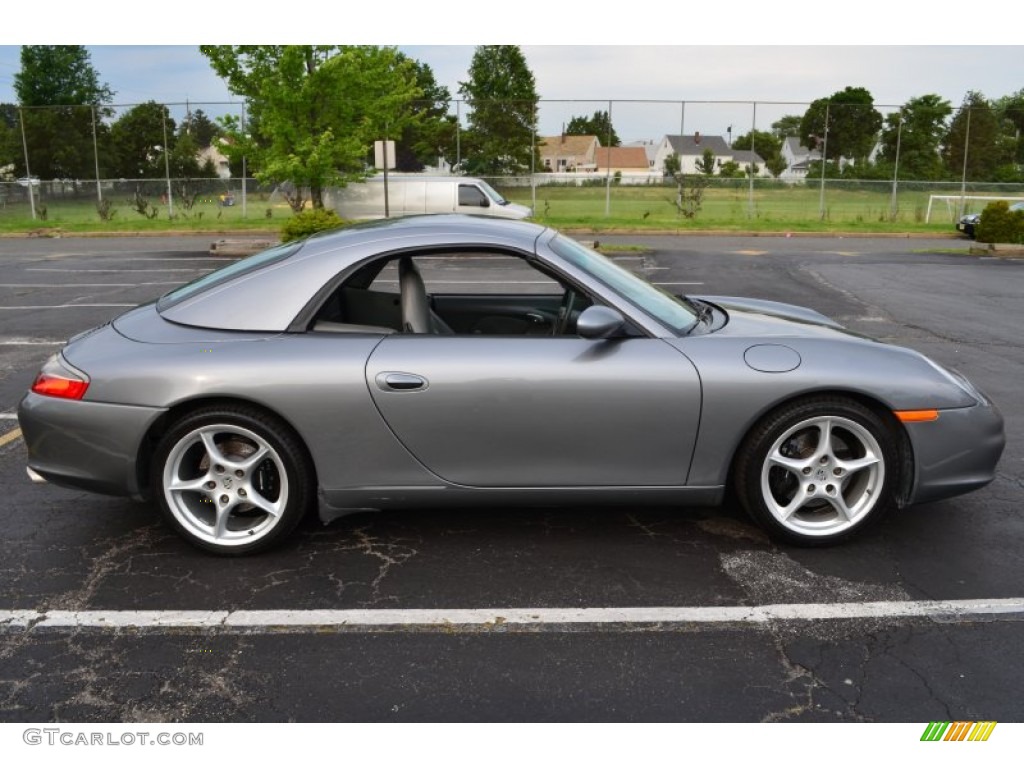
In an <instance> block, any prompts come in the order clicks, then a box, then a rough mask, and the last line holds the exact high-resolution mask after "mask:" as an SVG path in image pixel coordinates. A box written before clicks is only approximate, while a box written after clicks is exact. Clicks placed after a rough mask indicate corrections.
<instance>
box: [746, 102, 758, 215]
mask: <svg viewBox="0 0 1024 768" xmlns="http://www.w3.org/2000/svg"><path fill="white" fill-rule="evenodd" d="M756 135H757V102H756V101H755V102H754V114H753V116H752V117H751V119H750V167H749V171H750V192H749V193H748V195H747V216H748V217H749V218H751V219H752V218H754V169H755V168H756V167H757V166H755V165H754V154H755V150H754V145H755V143H756V141H757V139H756Z"/></svg>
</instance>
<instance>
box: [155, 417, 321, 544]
mask: <svg viewBox="0 0 1024 768" xmlns="http://www.w3.org/2000/svg"><path fill="white" fill-rule="evenodd" d="M150 483H151V486H150V487H151V488H152V489H153V495H154V497H155V498H156V499H157V502H158V504H159V506H160V510H161V512H162V513H163V516H164V518H165V519H166V520H167V521H168V522H169V523H170V525H171V527H173V528H174V529H175V530H176V531H177V532H178V533H179V534H181V535H182V536H183V537H184V538H185V539H186V540H188V541H189V542H190V543H191V544H193V545H195V546H197V547H199V548H201V549H204V550H206V551H208V552H214V553H216V554H219V555H244V554H251V553H254V552H260V551H263V550H266V549H270V548H271V547H273V546H275V545H277V544H279V543H280V542H281V541H283V540H284V539H285V538H286V537H287V536H288V535H289V534H290V533H291V532H292V530H293V529H294V528H295V526H296V525H297V524H298V522H299V520H301V519H302V517H303V515H304V514H305V513H306V511H307V509H308V508H309V506H310V502H311V498H312V492H313V488H314V486H315V481H314V479H313V472H312V469H311V464H310V461H309V459H308V457H307V453H306V451H305V449H304V447H303V445H302V443H301V441H300V440H299V438H298V437H297V436H296V435H295V434H294V432H293V431H292V430H291V429H290V428H289V427H288V426H287V425H286V424H284V423H283V422H282V421H281V420H280V419H278V418H276V417H273V416H271V415H269V414H267V413H264V412H263V411H261V410H259V409H257V408H252V407H248V406H242V405H239V406H222V407H207V408H201V409H199V410H196V411H193V412H192V413H190V414H188V415H186V416H184V417H182V418H180V419H179V420H178V421H176V422H175V423H174V424H173V425H172V426H171V428H170V429H168V430H167V432H166V433H165V434H164V435H163V436H162V437H161V439H160V440H159V442H158V443H157V446H156V450H155V452H154V456H153V462H152V470H151V476H150Z"/></svg>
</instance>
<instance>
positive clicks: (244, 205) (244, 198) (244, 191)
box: [241, 101, 249, 219]
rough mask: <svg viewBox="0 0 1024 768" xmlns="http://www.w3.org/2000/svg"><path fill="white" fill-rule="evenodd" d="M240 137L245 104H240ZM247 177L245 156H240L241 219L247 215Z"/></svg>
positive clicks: (243, 121)
mask: <svg viewBox="0 0 1024 768" xmlns="http://www.w3.org/2000/svg"><path fill="white" fill-rule="evenodd" d="M241 128H242V135H243V136H244V135H245V102H244V101H243V102H242V124H241ZM247 176H248V168H246V158H245V154H244V153H243V154H242V218H243V219H244V218H246V217H247V216H248V213H249V196H248V191H249V189H248V185H247V184H246V177H247Z"/></svg>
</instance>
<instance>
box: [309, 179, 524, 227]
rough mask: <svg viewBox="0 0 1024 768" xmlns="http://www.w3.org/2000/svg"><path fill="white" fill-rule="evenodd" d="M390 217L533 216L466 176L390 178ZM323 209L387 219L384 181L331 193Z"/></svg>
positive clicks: (349, 215)
mask: <svg viewBox="0 0 1024 768" xmlns="http://www.w3.org/2000/svg"><path fill="white" fill-rule="evenodd" d="M387 188H388V214H389V215H390V216H392V217H396V216H412V215H414V214H420V213H471V214H474V215H477V216H496V217H499V218H503V219H525V218H526V217H527V216H529V215H530V214H531V213H532V212H531V210H530V209H529V208H527V207H526V206H525V205H517V204H516V203H510V202H509V201H508V200H506V199H505V198H503V197H502V196H501V195H499V194H498V193H497V192H496V191H495V190H494V188H493V187H491V185H489V184H488V183H487V182H486V181H483V180H482V179H474V178H470V177H467V176H395V175H391V174H389V175H388V184H387ZM324 197H325V200H324V205H325V206H326V207H328V208H332V209H334V211H335V213H337V214H338V215H339V216H341V217H342V218H343V219H382V218H384V177H383V176H373V177H371V178H369V179H367V180H366V181H365V182H353V183H351V184H349V185H348V186H347V187H342V188H340V189H332V190H330V191H329V192H328V193H326V194H325V195H324Z"/></svg>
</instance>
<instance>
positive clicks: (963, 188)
mask: <svg viewBox="0 0 1024 768" xmlns="http://www.w3.org/2000/svg"><path fill="white" fill-rule="evenodd" d="M970 144H971V108H970V107H967V128H966V130H965V131H964V167H963V170H962V171H961V173H960V213H958V214H957V218H959V217H960V216H963V215H964V203H965V202H966V201H965V200H964V197H965V196H966V195H967V151H968V147H969V146H970Z"/></svg>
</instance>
